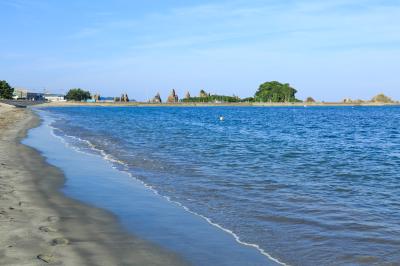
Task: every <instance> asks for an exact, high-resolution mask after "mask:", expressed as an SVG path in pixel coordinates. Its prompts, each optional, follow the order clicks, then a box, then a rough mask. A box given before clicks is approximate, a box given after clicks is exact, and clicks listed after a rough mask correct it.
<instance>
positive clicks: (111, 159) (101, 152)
mask: <svg viewBox="0 0 400 266" xmlns="http://www.w3.org/2000/svg"><path fill="white" fill-rule="evenodd" d="M49 120H50V121H49ZM51 122H52V121H51V119H50V118H49V119H48V120H47V121H46V123H45V125H46V126H47V127H48V128H49V129H50V133H51V135H52V136H54V137H56V138H58V139H59V140H60V141H61V142H62V143H63V144H64V145H65V146H66V147H67V148H70V149H73V150H74V151H76V152H80V153H83V154H86V155H91V156H97V157H100V158H102V159H103V160H105V161H106V162H107V163H108V164H109V165H110V166H111V167H112V168H113V169H116V170H118V171H119V172H121V173H123V174H126V175H128V176H129V177H131V178H133V179H135V180H136V181H138V182H140V183H141V184H142V185H143V187H145V188H146V189H148V190H150V191H151V192H152V193H154V194H155V195H157V196H159V197H162V198H164V199H166V200H167V201H168V202H170V203H173V204H175V205H177V206H179V207H181V208H182V209H184V210H185V211H186V212H188V213H190V214H193V215H195V216H197V217H200V218H202V219H204V220H205V221H206V222H207V223H208V224H210V225H212V226H214V227H216V228H218V229H220V230H222V231H223V232H225V233H227V234H229V235H231V236H232V237H233V238H234V239H235V241H236V242H237V243H239V244H241V245H243V246H247V247H252V248H255V249H256V250H258V251H259V252H260V254H262V255H263V256H265V257H267V258H268V259H269V260H271V261H273V262H275V263H277V264H280V265H283V266H289V264H286V263H284V262H282V261H280V260H279V259H277V258H274V257H273V256H272V255H271V254H269V253H268V252H266V251H265V250H264V249H263V248H261V247H260V246H259V245H257V244H254V243H248V242H245V241H242V240H241V239H240V237H239V236H238V235H237V234H236V233H234V232H233V231H232V230H230V229H227V228H225V227H223V226H221V225H220V224H218V223H215V222H213V221H212V220H211V219H210V218H208V217H206V216H204V215H202V214H199V213H197V212H195V211H192V210H191V209H190V208H188V207H187V206H185V205H183V204H182V203H180V202H178V201H174V200H172V199H171V198H170V197H169V196H165V195H162V194H160V193H159V192H158V191H157V190H156V189H155V188H154V187H153V186H151V185H149V184H147V183H145V182H144V181H142V180H141V179H139V178H137V177H135V176H134V175H133V174H132V173H130V172H129V171H127V169H128V168H127V165H126V163H125V162H123V161H120V160H117V159H115V158H114V157H113V156H112V155H110V154H107V153H106V152H105V151H104V150H102V149H99V148H97V147H96V145H94V144H93V143H91V142H90V141H88V140H84V139H81V138H79V137H76V136H71V135H67V134H65V133H64V132H63V134H64V136H65V137H66V138H71V139H76V140H78V141H80V142H83V143H86V144H87V145H88V147H89V148H90V149H92V150H93V151H95V152H96V153H88V152H85V151H82V150H81V149H79V147H76V146H74V145H71V144H70V143H69V142H68V141H67V140H66V139H65V138H63V137H62V136H59V135H57V134H56V133H55V130H60V131H62V130H61V129H59V128H55V127H53V126H52V125H51ZM114 164H118V165H121V166H122V167H123V168H124V170H122V169H120V168H119V167H117V166H115V165H114Z"/></svg>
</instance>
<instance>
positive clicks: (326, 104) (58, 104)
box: [37, 101, 400, 108]
mask: <svg viewBox="0 0 400 266" xmlns="http://www.w3.org/2000/svg"><path fill="white" fill-rule="evenodd" d="M37 106H38V107H69V106H71V107H73V106H88V107H90V106H93V107H94V106H104V107H107V106H108V107H219V106H220V107H224V106H225V107H303V108H304V107H352V106H354V107H355V106H400V102H393V103H380V102H362V103H343V102H323V103H322V102H321V103H320V102H315V103H305V102H295V103H287V102H286V103H262V102H261V103H255V102H253V103H246V102H241V103H183V102H178V103H148V102H125V103H124V102H73V101H69V102H47V103H42V104H39V105H37Z"/></svg>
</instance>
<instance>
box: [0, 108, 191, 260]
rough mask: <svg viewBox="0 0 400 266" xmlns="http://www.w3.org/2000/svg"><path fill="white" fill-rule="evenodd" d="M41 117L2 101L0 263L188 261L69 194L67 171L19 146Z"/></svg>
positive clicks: (0, 133) (0, 132)
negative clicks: (63, 190)
mask: <svg viewBox="0 0 400 266" xmlns="http://www.w3.org/2000/svg"><path fill="white" fill-rule="evenodd" d="M38 124H39V119H38V117H37V116H36V115H34V114H33V113H32V111H31V110H29V109H19V108H13V107H10V106H7V105H2V104H0V265H19V266H22V265H183V264H185V262H184V261H183V260H182V259H181V258H179V257H178V256H177V255H176V254H174V253H172V252H168V251H166V250H163V249H161V248H159V247H157V246H156V245H153V244H151V243H148V242H146V241H143V240H141V239H139V238H135V237H133V236H131V235H128V234H127V233H126V232H125V231H124V230H123V228H121V226H120V225H119V223H118V221H117V219H116V218H115V217H114V216H113V215H112V214H110V213H108V212H106V211H104V210H101V209H97V208H94V207H90V206H87V205H85V204H82V203H80V202H78V201H75V200H73V199H69V198H67V197H65V196H64V195H63V194H62V193H61V192H59V189H60V188H61V187H62V186H63V184H64V176H63V173H62V172H61V171H60V170H59V169H57V168H55V167H52V166H50V165H49V164H47V163H46V162H45V160H44V158H43V157H42V156H40V154H39V153H38V152H37V151H35V150H34V149H31V148H29V147H27V146H24V145H22V144H20V140H21V139H22V138H23V137H24V136H25V135H26V132H27V130H28V129H29V128H32V127H35V126H37V125H38Z"/></svg>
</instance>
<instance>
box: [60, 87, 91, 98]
mask: <svg viewBox="0 0 400 266" xmlns="http://www.w3.org/2000/svg"><path fill="white" fill-rule="evenodd" d="M65 98H66V99H67V100H68V101H86V100H87V99H90V98H91V96H90V92H88V91H84V90H82V89H79V88H78V89H70V90H69V91H68V93H67V95H66V96H65Z"/></svg>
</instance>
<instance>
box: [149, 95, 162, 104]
mask: <svg viewBox="0 0 400 266" xmlns="http://www.w3.org/2000/svg"><path fill="white" fill-rule="evenodd" d="M151 102H152V103H162V100H161V96H160V93H157V94H156V96H154V98H153V99H152V100H151Z"/></svg>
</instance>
